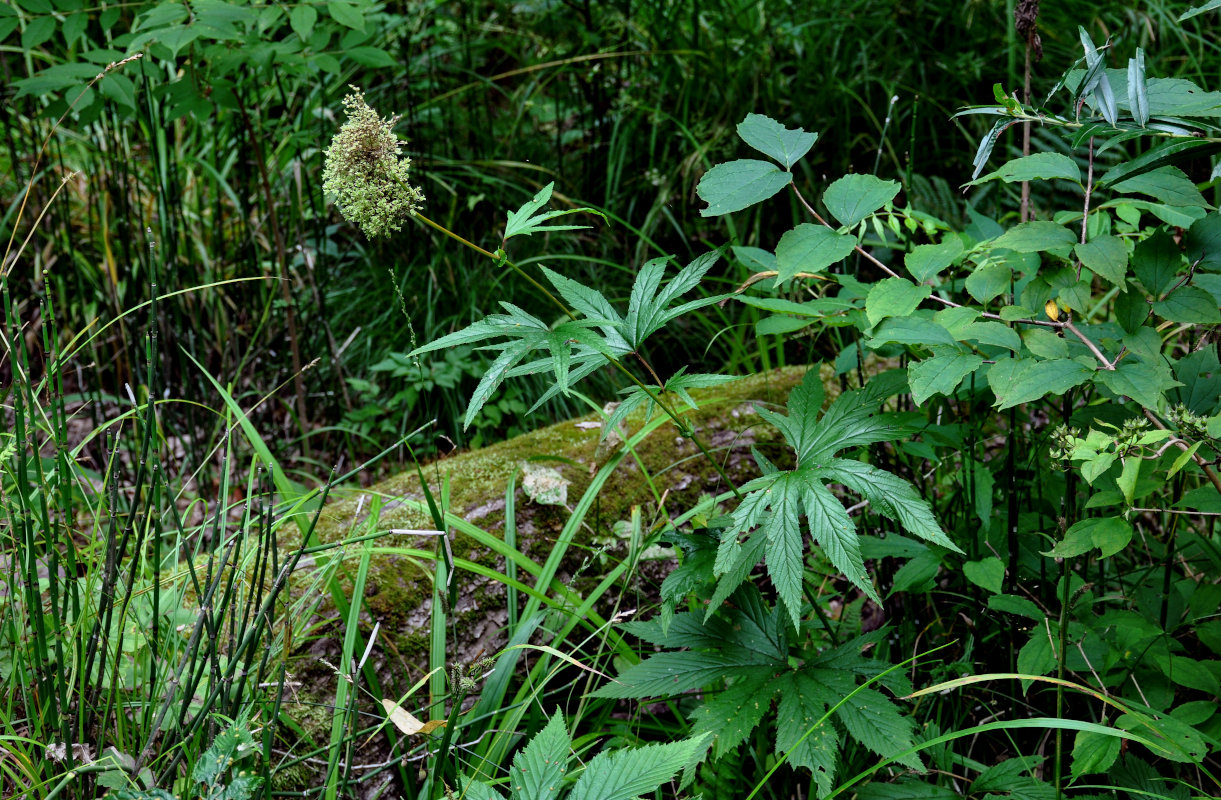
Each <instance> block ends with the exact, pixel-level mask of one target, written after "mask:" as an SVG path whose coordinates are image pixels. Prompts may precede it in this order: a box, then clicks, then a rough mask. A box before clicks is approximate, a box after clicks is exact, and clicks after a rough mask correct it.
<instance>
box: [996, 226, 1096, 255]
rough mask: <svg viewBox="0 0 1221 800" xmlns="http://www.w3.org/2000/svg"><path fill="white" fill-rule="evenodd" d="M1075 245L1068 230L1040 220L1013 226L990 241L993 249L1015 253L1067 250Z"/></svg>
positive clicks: (1075, 237)
mask: <svg viewBox="0 0 1221 800" xmlns="http://www.w3.org/2000/svg"><path fill="white" fill-rule="evenodd" d="M1076 243H1077V236H1076V234H1074V233H1073V232H1072V231H1070V230H1069V229H1068V228H1066V227H1064V226H1063V225H1057V224H1056V223H1054V222H1046V221H1041V220H1037V221H1034V222H1023V223H1021V224H1020V225H1015V226H1013V227H1012V228H1010V229H1009V230H1007V231H1005V232H1004V233H1003V234H1001V235H1000V236H998V237H996V238H995V239H993V240H992V246H993V247H994V248H997V249H999V248H1005V249H1008V250H1013V251H1014V252H1016V253H1037V252H1040V251H1043V250H1069V249H1071V248H1072V247H1073V245H1075V244H1076Z"/></svg>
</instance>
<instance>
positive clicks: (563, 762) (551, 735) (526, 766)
mask: <svg viewBox="0 0 1221 800" xmlns="http://www.w3.org/2000/svg"><path fill="white" fill-rule="evenodd" d="M571 745H572V739H571V738H570V737H569V736H568V730H567V728H565V727H564V715H563V714H562V713H560V712H559V711H557V712H556V713H555V714H553V715H552V716H551V719H550V720H549V721H548V722H547V726H546V727H545V728H543V729H542V730H541V731H539V732H538V733H536V734H534V737H533V738H531V739H530V742H529V743H528V744H527V745H526V746H525V747H524V748H523V749H522V750H520V751H519V752H518V753H517V755H516V756H514V757H513V766H512V780H511V781H510V782H509V787H510V791H509V797H510V798H511V800H535V798H543V797H550V796H554V795H555V793H556V791H555V790H556V787H558V786H560V785H561V784H562V783H563V781H564V774H565V772H567V768H568V759H569V757H570V756H569V748H570V747H571Z"/></svg>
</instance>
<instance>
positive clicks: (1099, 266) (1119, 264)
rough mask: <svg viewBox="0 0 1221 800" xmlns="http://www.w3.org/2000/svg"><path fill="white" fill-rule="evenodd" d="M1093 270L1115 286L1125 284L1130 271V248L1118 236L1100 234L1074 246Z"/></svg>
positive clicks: (1087, 265) (1084, 262) (1084, 263)
mask: <svg viewBox="0 0 1221 800" xmlns="http://www.w3.org/2000/svg"><path fill="white" fill-rule="evenodd" d="M1074 252H1075V253H1076V254H1077V258H1079V259H1081V263H1082V264H1083V265H1084V266H1085V267H1087V268H1088V269H1089V270H1090V271H1091V272H1093V273H1094V274H1095V275H1097V276H1099V277H1100V278H1104V279H1105V280H1107V281H1109V282H1110V283H1112V284H1114V285H1115V286H1123V282H1124V275H1126V274H1127V272H1128V248H1126V247H1124V243H1123V240H1122V239H1120V238H1119V237H1118V236H1098V237H1096V238H1094V239H1091V240H1090V241H1088V242H1086V243H1085V244H1079V245H1077V246H1076V247H1075V248H1074Z"/></svg>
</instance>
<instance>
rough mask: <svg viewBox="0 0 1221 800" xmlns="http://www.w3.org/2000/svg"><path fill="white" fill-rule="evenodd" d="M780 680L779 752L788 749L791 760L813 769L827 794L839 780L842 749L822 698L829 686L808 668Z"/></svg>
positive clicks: (777, 723)
mask: <svg viewBox="0 0 1221 800" xmlns="http://www.w3.org/2000/svg"><path fill="white" fill-rule="evenodd" d="M778 683H779V684H780V685H779V687H778V694H779V696H780V703H779V705H778V708H777V710H776V754H777V755H780V754H782V753H787V754H788V761H789V763H790V764H792V765H793V766H795V767H804V768H806V769H808V770H810V771H811V772H812V773H813V774H814V782H815V783H816V784H817V785H818V789H819V795H820V796H822V795H825V794H827V793H829V792H830V791H831V786H832V784H833V783H834V781H835V764H836V761H837V760H838V759H837V758H836V751H837V750H838V749H839V736H838V735H837V734H836V732H835V728H834V726H833V724H832V722H831V720H830V719H823V715H824V714H825V712H826V704H825V703H824V702H821V701H820V700H819V699H818V698H819V697H820V696H821V695H822V694H824V693H825V691H826V690H825V689H823V687H822V686H821V685H820V684H818V682H817V681H816V680H815V678H814V677H813V675H812V674H810V673H808V672H793V673H790V674H789V675H786V676H785V677H784V678H782V679H781V680H780V681H779V682H778ZM820 720H821V722H820ZM816 725H817V727H815V726H816ZM811 728H813V731H811V730H810V729H811ZM807 733H809V735H808V736H807V735H806V734H807ZM803 737H804V738H803Z"/></svg>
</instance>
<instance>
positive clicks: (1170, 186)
mask: <svg viewBox="0 0 1221 800" xmlns="http://www.w3.org/2000/svg"><path fill="white" fill-rule="evenodd" d="M1111 188H1112V189H1113V190H1114V191H1116V192H1121V193H1123V194H1145V195H1148V196H1150V197H1152V198H1153V199H1154V200H1157V201H1158V202H1159V203H1165V204H1166V205H1170V206H1196V207H1200V208H1207V207H1208V201H1207V200H1205V199H1204V195H1202V194H1200V190H1199V189H1197V188H1196V185H1195V184H1194V183H1192V181H1191V179H1190V178H1188V177H1187V173H1185V172H1183V170H1181V169H1179V168H1178V167H1162V168H1160V169H1155V170H1152V171H1150V172H1146V173H1144V174H1143V175H1137V176H1134V177H1131V178H1128V179H1127V180H1123V181H1120V182H1119V183H1116V184H1115V185H1114V186H1113V187H1111Z"/></svg>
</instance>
